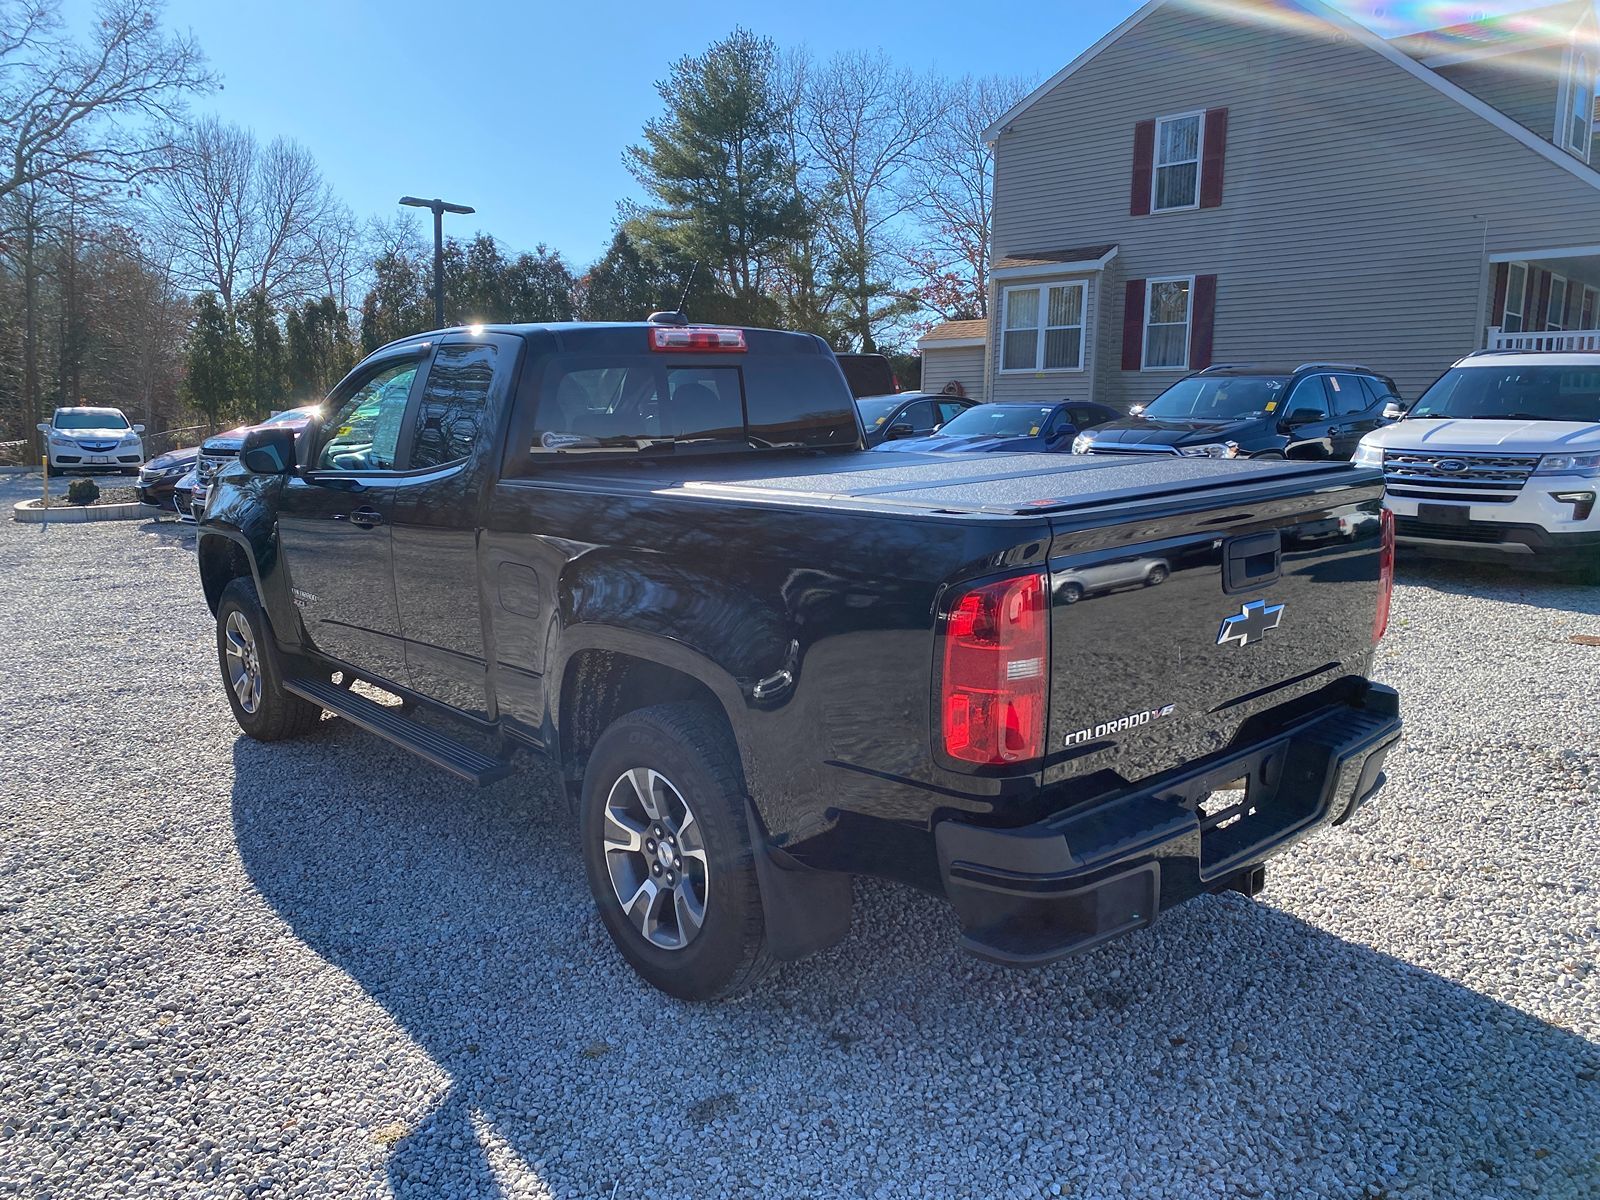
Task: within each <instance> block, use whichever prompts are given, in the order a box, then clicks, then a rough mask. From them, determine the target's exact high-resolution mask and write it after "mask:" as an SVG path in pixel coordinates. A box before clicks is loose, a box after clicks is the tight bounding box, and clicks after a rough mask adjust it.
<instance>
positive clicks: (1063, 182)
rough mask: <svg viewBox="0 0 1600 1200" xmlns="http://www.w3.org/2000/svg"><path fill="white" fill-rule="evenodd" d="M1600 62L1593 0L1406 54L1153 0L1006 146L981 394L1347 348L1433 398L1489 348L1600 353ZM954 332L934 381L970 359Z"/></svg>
mask: <svg viewBox="0 0 1600 1200" xmlns="http://www.w3.org/2000/svg"><path fill="white" fill-rule="evenodd" d="M1597 68H1600V18H1597V14H1596V9H1595V0H1581V2H1579V0H1574V2H1571V3H1563V4H1559V5H1554V6H1549V7H1547V8H1543V9H1538V10H1534V11H1532V12H1527V13H1522V14H1517V15H1516V16H1515V17H1512V18H1502V19H1500V20H1498V21H1493V20H1491V21H1481V22H1475V23H1472V24H1468V25H1461V26H1455V27H1451V28H1448V29H1441V30H1436V31H1432V32H1430V33H1426V34H1417V35H1412V36H1408V37H1404V38H1398V39H1395V40H1392V41H1385V40H1384V39H1383V38H1381V37H1379V36H1378V35H1376V34H1374V33H1372V32H1371V31H1370V30H1368V29H1366V28H1365V27H1364V26H1361V25H1359V24H1357V23H1356V22H1354V21H1352V20H1350V19H1348V18H1347V17H1345V16H1343V15H1342V14H1340V13H1339V12H1337V11H1335V10H1334V9H1332V8H1329V7H1327V6H1326V5H1324V4H1321V3H1319V2H1318V0H1230V2H1229V3H1222V2H1221V0H1152V2H1151V3H1148V4H1146V5H1145V6H1144V7H1142V8H1140V9H1139V10H1138V11H1137V12H1135V13H1134V14H1133V15H1132V16H1131V17H1130V18H1129V19H1128V20H1126V21H1124V22H1123V23H1122V24H1121V25H1119V26H1117V28H1115V29H1114V30H1112V31H1111V32H1110V33H1109V34H1107V35H1106V36H1105V37H1104V38H1102V39H1101V40H1100V41H1099V42H1098V43H1096V44H1095V45H1094V46H1092V47H1090V48H1089V49H1088V50H1087V51H1086V52H1085V53H1084V54H1082V55H1080V56H1079V57H1078V58H1077V59H1076V60H1075V61H1073V62H1072V63H1070V64H1068V65H1067V66H1066V67H1064V68H1063V69H1062V70H1061V71H1060V72H1058V73H1057V74H1056V75H1055V76H1054V77H1052V78H1051V79H1049V80H1047V81H1046V82H1045V83H1044V84H1043V85H1042V86H1041V87H1039V88H1038V89H1037V90H1036V91H1034V92H1033V93H1032V94H1031V95H1030V96H1028V97H1027V98H1026V99H1024V100H1023V101H1022V102H1021V103H1019V104H1018V105H1017V106H1016V107H1015V108H1013V109H1012V110H1011V111H1010V112H1008V113H1006V114H1005V115H1004V116H1003V117H1001V118H1000V120H998V121H997V122H996V123H995V124H994V125H993V126H992V127H991V128H990V130H989V131H988V136H989V138H990V140H991V141H992V143H993V145H994V148H995V181H994V228H993V246H992V252H993V261H994V269H993V273H992V284H991V289H990V309H989V311H990V314H991V315H990V318H989V321H988V324H987V328H986V331H985V332H986V336H985V339H984V346H983V358H984V365H983V389H982V394H983V395H984V396H985V397H986V398H988V399H996V400H1001V399H1049V398H1059V397H1072V398H1074V399H1090V400H1098V401H1101V402H1103V403H1107V404H1113V405H1118V406H1126V405H1128V404H1131V403H1135V402H1141V401H1145V400H1148V399H1150V398H1151V397H1152V396H1154V395H1156V394H1157V393H1158V392H1160V391H1161V390H1162V389H1164V388H1165V387H1167V386H1168V385H1169V384H1170V383H1172V382H1173V381H1174V380H1175V379H1177V378H1180V377H1181V376H1182V375H1183V374H1184V372H1186V371H1190V370H1194V369H1198V368H1200V367H1203V366H1206V365H1209V364H1210V363H1213V362H1273V363H1287V364H1289V365H1291V366H1292V365H1294V364H1296V363H1300V362H1304V361H1308V360H1331V361H1349V362H1360V363H1363V364H1365V365H1367V366H1370V367H1372V368H1374V369H1376V370H1379V371H1381V372H1383V373H1385V374H1388V375H1391V376H1393V377H1394V378H1395V380H1396V381H1397V382H1398V383H1399V384H1400V387H1401V390H1402V392H1403V393H1404V394H1405V395H1406V396H1408V397H1415V396H1416V395H1417V394H1418V393H1419V392H1420V391H1421V390H1422V389H1423V388H1425V387H1426V386H1427V384H1428V383H1430V382H1431V381H1432V380H1433V379H1434V378H1435V377H1436V376H1437V375H1438V374H1439V372H1440V371H1442V370H1443V369H1444V368H1445V367H1446V366H1448V365H1449V363H1450V362H1451V361H1452V360H1453V359H1455V358H1458V357H1460V356H1461V355H1463V354H1465V353H1467V352H1468V351H1470V350H1473V349H1475V348H1479V347H1484V346H1491V347H1506V346H1510V347H1520V346H1538V347H1545V346H1549V347H1561V348H1567V347H1580V346H1582V347H1588V346H1593V347H1596V348H1600V171H1597V170H1596V169H1595V167H1594V166H1592V165H1591V164H1590V154H1591V151H1594V152H1595V153H1596V157H1597V161H1600V149H1597V148H1596V146H1595V125H1596V113H1597V106H1596V100H1595V76H1596V71H1597ZM953 324H959V325H962V326H967V325H970V324H972V323H953ZM948 328H950V327H949V326H941V327H939V328H938V329H935V330H934V331H933V332H932V333H931V334H930V335H929V336H928V337H927V338H925V339H924V340H923V343H922V345H923V352H924V362H925V366H924V372H925V378H926V379H927V380H928V381H929V382H930V383H932V382H936V381H939V380H942V379H943V378H947V377H951V376H953V375H954V373H955V372H956V371H958V370H959V371H967V370H969V369H970V361H971V358H972V356H973V354H974V351H975V349H976V347H975V346H974V345H973V344H972V336H973V335H972V334H971V333H970V332H966V331H965V330H963V331H962V332H961V333H959V334H957V333H956V332H954V331H953V330H952V332H950V333H949V334H947V333H946V332H945V330H946V329H948ZM958 342H959V343H960V344H959V345H957V344H956V343H958ZM959 356H965V357H964V358H963V357H959ZM935 364H936V365H935ZM930 366H931V367H932V370H931V372H930ZM963 381H964V382H965V380H963ZM969 390H972V391H973V394H974V395H977V394H979V393H978V392H977V391H976V390H973V389H971V388H970V385H969Z"/></svg>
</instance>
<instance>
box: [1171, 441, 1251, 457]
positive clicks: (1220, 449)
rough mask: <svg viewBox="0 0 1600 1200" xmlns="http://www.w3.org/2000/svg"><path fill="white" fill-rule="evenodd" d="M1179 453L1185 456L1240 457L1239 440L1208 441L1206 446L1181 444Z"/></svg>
mask: <svg viewBox="0 0 1600 1200" xmlns="http://www.w3.org/2000/svg"><path fill="white" fill-rule="evenodd" d="M1178 453H1179V454H1181V455H1183V457H1185V458H1238V457H1239V443H1238V442H1207V443H1206V444H1205V445H1204V446H1180V447H1178Z"/></svg>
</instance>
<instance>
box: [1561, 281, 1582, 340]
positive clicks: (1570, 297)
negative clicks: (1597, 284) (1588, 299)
mask: <svg viewBox="0 0 1600 1200" xmlns="http://www.w3.org/2000/svg"><path fill="white" fill-rule="evenodd" d="M1582 294H1583V285H1582V284H1581V283H1579V282H1578V281H1577V280H1576V279H1569V280H1567V311H1566V312H1564V313H1562V314H1561V328H1563V329H1573V328H1575V326H1574V324H1573V321H1572V318H1574V317H1575V316H1577V315H1578V314H1577V312H1576V311H1575V310H1576V307H1577V303H1578V297H1579V296H1581V295H1582Z"/></svg>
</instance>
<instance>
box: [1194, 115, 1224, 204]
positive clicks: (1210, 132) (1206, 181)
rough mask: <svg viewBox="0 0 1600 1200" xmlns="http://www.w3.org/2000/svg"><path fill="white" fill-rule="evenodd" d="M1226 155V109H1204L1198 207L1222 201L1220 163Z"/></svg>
mask: <svg viewBox="0 0 1600 1200" xmlns="http://www.w3.org/2000/svg"><path fill="white" fill-rule="evenodd" d="M1227 157H1228V110H1227V109H1225V108H1208V109H1206V139H1205V145H1204V147H1203V148H1202V149H1201V151H1200V207H1201V208H1216V207H1217V205H1219V204H1221V203H1222V164H1223V162H1224V161H1225V160H1226V159H1227Z"/></svg>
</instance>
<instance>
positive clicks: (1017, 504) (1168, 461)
mask: <svg viewBox="0 0 1600 1200" xmlns="http://www.w3.org/2000/svg"><path fill="white" fill-rule="evenodd" d="M598 465H599V464H596V463H593V462H590V463H586V464H585V468H586V469H585V470H584V471H583V472H582V473H581V476H580V474H579V473H578V472H574V473H573V474H572V475H570V476H565V477H564V479H565V480H566V481H570V482H573V483H577V482H579V481H580V479H581V481H582V482H583V483H585V484H588V485H592V486H596V487H605V486H607V485H612V486H616V485H621V486H624V487H640V486H645V487H649V488H651V489H652V490H655V491H660V492H668V493H670V492H674V491H681V492H685V493H689V494H692V495H705V496H717V497H722V498H726V499H730V500H736V499H741V498H743V499H751V500H772V501H787V502H791V503H795V502H797V503H820V504H827V505H831V506H846V507H863V508H898V509H912V510H920V511H924V512H943V513H972V514H984V515H995V516H1008V515H1023V514H1029V515H1039V514H1042V513H1051V512H1066V511H1070V510H1074V509H1088V508H1098V507H1100V506H1103V505H1106V504H1118V503H1129V502H1138V501H1157V500H1162V499H1166V500H1168V501H1169V502H1170V500H1171V499H1172V498H1174V497H1177V496H1190V497H1195V498H1198V497H1201V496H1204V495H1206V494H1208V493H1213V492H1216V491H1219V490H1224V489H1229V490H1231V489H1240V488H1243V489H1245V490H1247V491H1250V492H1253V493H1257V494H1270V492H1271V491H1273V490H1275V489H1273V488H1272V487H1271V486H1270V485H1273V484H1278V485H1285V486H1288V487H1291V488H1293V489H1294V490H1297V491H1303V490H1304V489H1305V487H1306V486H1307V484H1308V483H1310V482H1312V481H1313V480H1315V481H1317V482H1318V483H1320V484H1322V485H1324V486H1326V487H1330V488H1332V487H1348V486H1350V485H1351V484H1360V483H1364V482H1368V480H1366V479H1364V478H1362V477H1363V476H1366V475H1370V476H1371V480H1370V482H1372V483H1374V484H1377V483H1381V481H1382V476H1381V475H1380V474H1379V473H1378V472H1376V471H1374V470H1369V469H1366V468H1359V467H1352V466H1351V465H1350V464H1349V463H1347V462H1320V461H1319V462H1288V461H1284V460H1281V459H1273V460H1267V459H1245V460H1241V461H1229V460H1220V459H1209V458H1207V459H1200V458H1179V457H1176V456H1169V455H1151V456H1149V457H1148V458H1145V457H1139V458H1133V457H1121V456H1116V457H1114V456H1111V455H1105V456H1095V455H1066V454H983V455H971V456H967V457H952V456H950V455H931V454H912V453H904V454H878V453H860V454H850V455H826V456H817V457H815V458H794V459H783V460H776V461H775V460H774V459H773V458H765V459H757V460H752V459H750V458H742V457H734V456H728V457H725V458H719V457H711V456H696V457H695V458H693V459H675V458H670V457H664V458H660V459H655V458H649V459H646V458H639V459H634V460H632V461H630V462H629V463H628V465H627V467H626V468H624V469H621V470H618V469H616V468H614V467H612V466H611V464H606V467H605V468H603V469H600V470H597V469H596V468H597V467H598Z"/></svg>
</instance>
